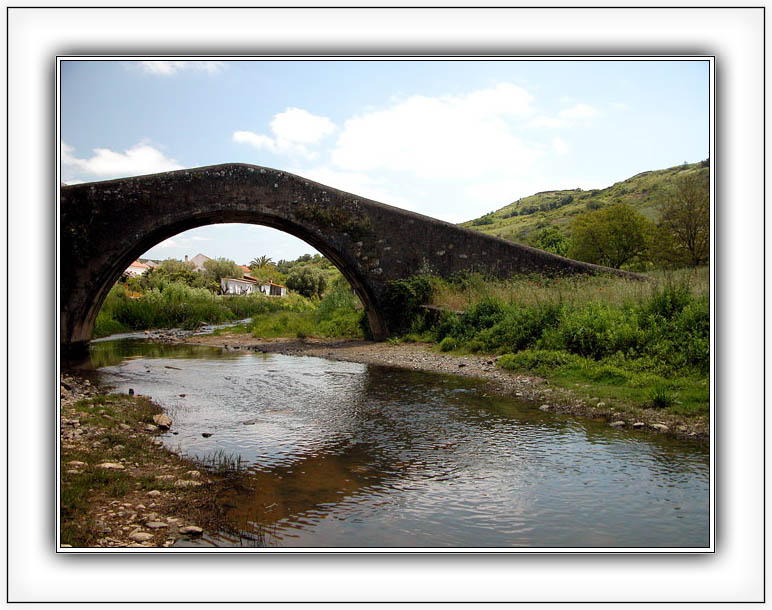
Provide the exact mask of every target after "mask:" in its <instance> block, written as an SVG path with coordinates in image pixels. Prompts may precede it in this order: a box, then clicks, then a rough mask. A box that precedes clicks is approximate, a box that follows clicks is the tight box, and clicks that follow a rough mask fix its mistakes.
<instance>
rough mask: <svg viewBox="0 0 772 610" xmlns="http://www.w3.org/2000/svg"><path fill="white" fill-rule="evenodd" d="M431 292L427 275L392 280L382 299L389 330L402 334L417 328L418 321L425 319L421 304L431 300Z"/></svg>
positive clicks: (394, 333)
mask: <svg viewBox="0 0 772 610" xmlns="http://www.w3.org/2000/svg"><path fill="white" fill-rule="evenodd" d="M431 294H432V284H431V280H430V279H429V277H428V276H426V275H414V276H413V277H411V278H409V279H406V280H396V281H393V282H390V283H389V285H388V287H387V288H386V291H385V292H384V295H383V298H382V300H381V306H382V312H383V317H384V319H385V321H386V326H387V328H388V329H389V332H390V333H391V334H393V335H401V334H404V333H406V332H408V331H409V330H411V329H412V330H415V328H416V321H419V322H421V321H422V319H423V312H422V311H421V305H424V304H426V303H428V302H429V299H430V297H431ZM419 319H420V320H419ZM419 325H420V324H419Z"/></svg>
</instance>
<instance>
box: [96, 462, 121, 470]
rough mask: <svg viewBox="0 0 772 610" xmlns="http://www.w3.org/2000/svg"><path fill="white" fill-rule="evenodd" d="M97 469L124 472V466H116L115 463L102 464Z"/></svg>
mask: <svg viewBox="0 0 772 610" xmlns="http://www.w3.org/2000/svg"><path fill="white" fill-rule="evenodd" d="M97 468H104V469H105V470H123V469H124V465H123V464H116V463H115V462H102V463H101V464H99V465H98V466H97Z"/></svg>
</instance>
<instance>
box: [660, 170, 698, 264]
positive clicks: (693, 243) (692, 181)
mask: <svg viewBox="0 0 772 610" xmlns="http://www.w3.org/2000/svg"><path fill="white" fill-rule="evenodd" d="M659 226H660V229H661V230H662V232H663V233H664V235H663V236H662V237H663V243H665V244H666V245H667V246H668V247H663V248H662V255H663V258H665V259H666V260H667V261H669V262H670V263H674V264H688V265H691V266H693V267H696V266H698V265H702V264H704V263H706V262H707V261H708V259H709V258H710V192H709V183H708V177H707V174H705V173H702V174H698V173H689V174H686V175H684V176H681V177H679V178H678V179H677V180H676V181H675V183H674V185H673V188H672V191H671V193H670V196H669V197H668V199H667V201H666V202H665V203H664V204H663V206H662V216H661V218H660V223H659ZM666 238H669V239H666Z"/></svg>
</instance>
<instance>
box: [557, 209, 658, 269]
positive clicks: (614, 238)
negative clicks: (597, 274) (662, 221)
mask: <svg viewBox="0 0 772 610" xmlns="http://www.w3.org/2000/svg"><path fill="white" fill-rule="evenodd" d="M653 232H654V224H653V223H652V222H651V221H649V220H647V219H646V218H645V217H644V216H642V215H641V214H639V213H638V212H636V211H635V210H634V209H633V208H631V207H630V206H629V205H627V204H624V203H616V204H614V205H612V206H609V207H605V208H601V209H600V210H595V211H593V212H585V213H584V214H580V215H578V216H577V217H576V218H574V222H573V223H572V225H571V246H570V248H569V250H568V256H569V257H570V258H575V259H577V260H581V261H585V262H588V263H595V264H597V265H605V266H607V267H616V268H617V269H619V268H621V267H622V266H623V265H628V264H631V263H634V262H640V261H642V260H645V259H646V258H648V257H647V253H648V250H649V244H650V243H651V239H652V235H653Z"/></svg>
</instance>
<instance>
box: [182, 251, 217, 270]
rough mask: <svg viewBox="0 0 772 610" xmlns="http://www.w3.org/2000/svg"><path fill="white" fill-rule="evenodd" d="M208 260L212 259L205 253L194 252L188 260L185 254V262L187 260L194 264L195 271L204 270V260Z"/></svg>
mask: <svg viewBox="0 0 772 610" xmlns="http://www.w3.org/2000/svg"><path fill="white" fill-rule="evenodd" d="M210 260H212V259H211V258H209V257H208V256H205V255H203V254H201V253H200V252H199V253H198V254H196V255H195V256H194V257H193V258H191V259H190V260H188V255H187V254H186V255H185V262H186V263H188V262H190V263H193V265H194V266H195V270H196V271H203V270H204V263H205V262H206V261H210Z"/></svg>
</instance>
